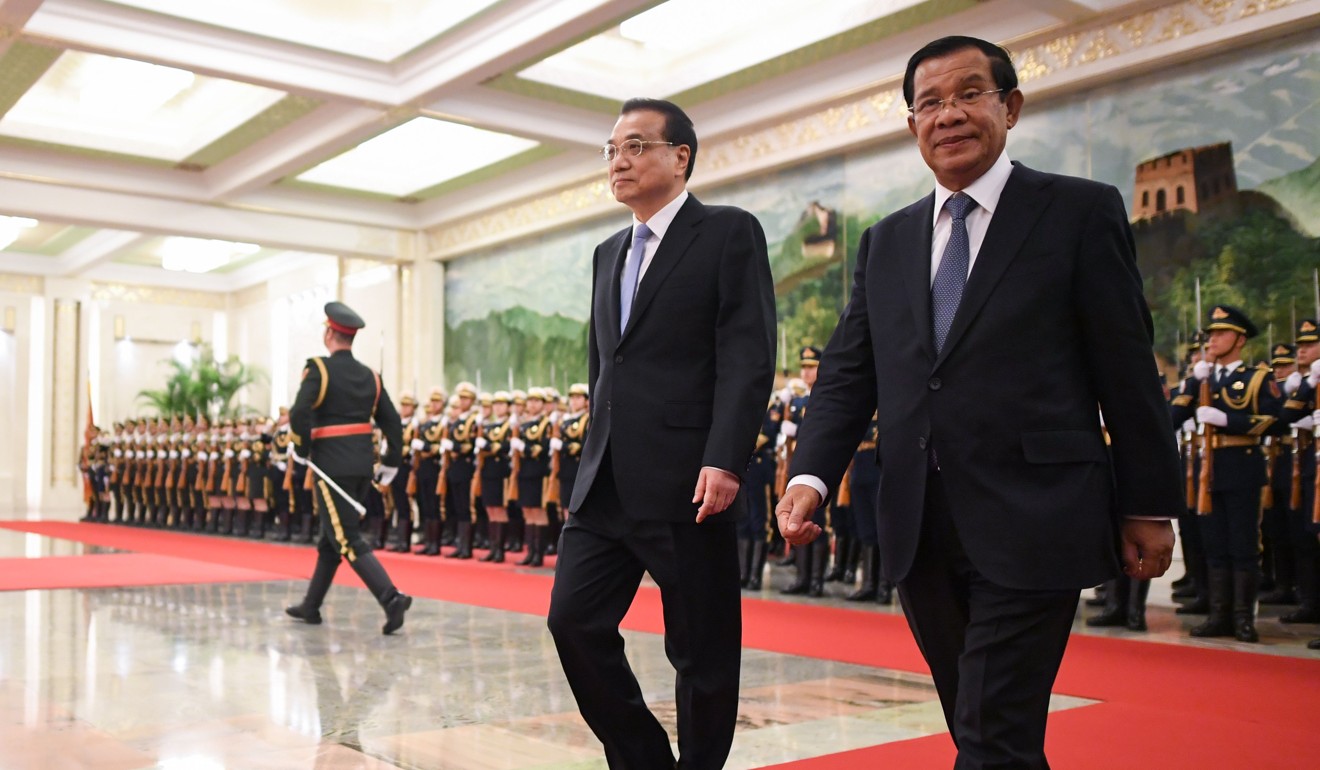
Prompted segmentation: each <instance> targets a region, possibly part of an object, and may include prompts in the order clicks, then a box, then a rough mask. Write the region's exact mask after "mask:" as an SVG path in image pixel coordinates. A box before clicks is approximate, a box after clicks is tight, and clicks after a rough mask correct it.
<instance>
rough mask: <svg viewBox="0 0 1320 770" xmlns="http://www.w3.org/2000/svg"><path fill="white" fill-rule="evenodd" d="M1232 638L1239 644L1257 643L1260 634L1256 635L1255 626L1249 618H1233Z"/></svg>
mask: <svg viewBox="0 0 1320 770" xmlns="http://www.w3.org/2000/svg"><path fill="white" fill-rule="evenodd" d="M1233 638H1234V639H1237V640H1238V641H1239V642H1251V643H1255V642H1259V641H1260V634H1258V633H1256V624H1255V623H1253V622H1252V621H1251V618H1235V619H1234V620H1233Z"/></svg>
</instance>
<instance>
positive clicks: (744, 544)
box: [738, 393, 784, 591]
mask: <svg viewBox="0 0 1320 770" xmlns="http://www.w3.org/2000/svg"><path fill="white" fill-rule="evenodd" d="M783 418H784V403H783V401H782V399H781V398H780V397H779V394H777V393H776V394H772V395H771V396H770V403H769V405H768V406H767V407H766V410H765V415H764V416H763V417H762V418H761V431H760V432H759V433H757V434H756V447H755V448H754V449H753V450H752V458H751V460H749V461H748V462H747V473H746V474H745V475H744V476H743V483H742V494H743V495H745V496H746V499H747V515H746V516H745V517H743V519H742V521H740V522H739V523H738V570H739V575H738V583H739V584H740V585H742V587H743V588H746V589H747V590H749V591H759V590H761V577H762V575H764V573H765V554H766V549H767V548H769V547H770V533H771V530H772V527H771V526H770V511H771V510H773V509H774V494H775V469H776V466H775V448H776V447H777V446H778V440H779V423H780V421H781V420H783Z"/></svg>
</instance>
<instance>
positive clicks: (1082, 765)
mask: <svg viewBox="0 0 1320 770" xmlns="http://www.w3.org/2000/svg"><path fill="white" fill-rule="evenodd" d="M0 527H4V528H8V529H14V530H18V531H23V532H35V533H38V534H43V535H47V536H50V537H58V538H62V539H68V540H76V541H80V542H86V543H93V544H96V545H102V546H109V547H115V548H120V549H125V550H133V551H138V552H146V553H153V554H158V555H165V556H172V557H178V558H180V559H187V560H193V561H198V562H206V563H209V564H216V565H224V566H228V567H248V568H251V567H259V568H260V570H262V571H263V572H265V573H267V574H271V575H281V576H286V577H289V578H294V579H300V580H305V579H306V577H307V575H309V574H310V573H311V568H312V564H313V563H314V561H315V553H314V551H313V550H312V549H310V548H302V547H298V548H294V547H287V546H281V545H276V544H269V543H261V542H252V541H242V540H234V539H227V538H217V537H205V536H197V535H185V534H179V533H174V532H162V531H157V530H140V529H130V528H127V527H117V526H109V525H97V524H75V523H64V522H26V521H25V522H6V523H0ZM81 558H86V557H81ZM381 559H382V561H383V562H384V563H385V564H386V566H387V568H388V569H389V571H390V574H391V575H392V576H393V577H394V579H395V581H396V582H397V583H398V585H399V587H400V588H401V589H403V590H404V591H407V592H409V593H412V594H415V595H417V596H424V597H428V598H432V599H440V600H444V601H451V602H457V603H462V604H469V605H475V606H482V607H491V608H495V609H502V610H508V611H513V612H524V613H531V614H544V613H545V611H546V608H547V606H548V603H549V588H550V582H551V576H550V575H549V573H548V572H546V571H544V570H541V571H528V570H524V569H519V568H515V567H513V566H512V565H510V564H504V565H491V564H478V563H474V562H470V561H466V562H456V561H454V560H447V559H434V558H428V557H423V556H412V555H402V554H389V553H382V554H381ZM336 580H337V581H338V582H342V583H344V584H347V585H361V584H360V583H359V582H358V581H357V578H356V576H355V575H353V573H352V571H351V570H348V569H341V570H340V572H339V575H338V576H337V577H336ZM624 625H625V627H627V628H629V629H632V630H637V631H646V632H652V633H658V632H660V631H661V630H662V623H661V616H660V597H659V592H658V591H656V590H655V589H651V588H643V589H642V590H641V591H640V592H639V594H638V597H637V600H636V601H635V602H634V603H633V607H632V609H631V611H630V612H629V614H628V617H627V618H626V619H625V622H624ZM743 627H744V631H743V643H744V646H746V647H749V648H755V649H763V650H769V651H772V652H779V653H785V654H793V655H803V656H809V657H815V658H823V659H830V660H839V661H844V662H848V663H856V664H860V665H866V666H874V667H880V668H890V669H898V670H905V671H916V672H920V673H926V668H925V664H924V662H923V661H922V660H921V656H920V654H919V653H918V652H917V649H916V645H915V644H914V643H913V642H912V638H911V636H910V635H909V633H908V630H907V626H906V624H905V623H904V621H903V619H902V618H901V617H899V616H895V615H886V614H877V613H870V612H860V611H853V610H847V609H839V608H834V607H820V606H813V605H806V604H787V603H781V602H774V601H765V600H759V599H745V600H744V601H743ZM1055 692H1058V693H1062V694H1067V695H1075V696H1078V697H1083V698H1090V699H1094V700H1098V701H1101V703H1100V704H1098V705H1095V706H1088V707H1084V708H1077V709H1071V710H1068V711H1063V712H1059V713H1057V714H1054V715H1053V716H1051V719H1050V732H1049V737H1048V739H1047V746H1048V751H1049V754H1050V759H1051V763H1052V765H1053V766H1054V767H1056V768H1062V769H1064V770H1074V769H1076V770H1112V768H1115V767H1129V766H1141V767H1147V766H1149V767H1155V768H1159V770H1184V769H1185V770H1220V768H1250V770H1274V769H1275V768H1277V769H1278V770H1286V769H1289V768H1310V767H1313V766H1314V765H1315V758H1316V757H1317V755H1320V737H1318V736H1320V731H1317V730H1316V729H1315V723H1316V720H1317V719H1318V718H1320V659H1314V660H1313V659H1296V658H1285V657H1279V656H1272V655H1264V654H1253V653H1240V652H1233V651H1228V650H1218V649H1201V648H1195V647H1182V646H1173V645H1167V644H1156V643H1149V642H1140V641H1128V640H1122V639H1109V638H1104V637H1092V636H1074V637H1073V639H1072V642H1071V643H1070V644H1069V647H1068V653H1067V655H1066V656H1065V657H1064V662H1063V668H1062V670H1061V671H1060V674H1059V680H1058V682H1057V684H1056V686H1055ZM953 756H954V754H953V747H952V744H951V743H950V742H949V739H948V737H947V736H945V735H938V736H931V737H928V738H920V739H916V740H910V741H903V742H899V743H891V744H885V745H882V746H874V747H871V748H867V749H861V750H858V751H851V752H846V753H840V754H834V755H830V756H826V757H819V758H816V759H810V760H803V761H799V762H793V763H790V764H787V765H782V766H780V767H784V768H795V769H799V770H825V769H826V768H829V769H830V770H836V769H837V770H841V769H843V768H848V769H849V770H855V769H856V768H871V767H893V768H902V769H904V770H907V769H909V768H911V769H921V768H948V767H950V766H951V765H952V764H953Z"/></svg>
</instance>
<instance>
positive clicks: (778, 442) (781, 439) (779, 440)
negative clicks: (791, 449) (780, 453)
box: [775, 432, 788, 449]
mask: <svg viewBox="0 0 1320 770" xmlns="http://www.w3.org/2000/svg"><path fill="white" fill-rule="evenodd" d="M787 443H788V436H785V435H784V434H783V433H782V432H781V433H780V434H779V435H778V436H776V437H775V448H776V449H778V448H779V447H781V446H783V445H784V444H787Z"/></svg>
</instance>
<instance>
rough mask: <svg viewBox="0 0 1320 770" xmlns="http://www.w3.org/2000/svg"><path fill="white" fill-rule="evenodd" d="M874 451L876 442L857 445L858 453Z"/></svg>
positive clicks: (864, 442)
mask: <svg viewBox="0 0 1320 770" xmlns="http://www.w3.org/2000/svg"><path fill="white" fill-rule="evenodd" d="M872 449H875V442H874V441H863V442H862V443H860V444H858V445H857V451H858V452H869V451H870V450H872Z"/></svg>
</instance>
